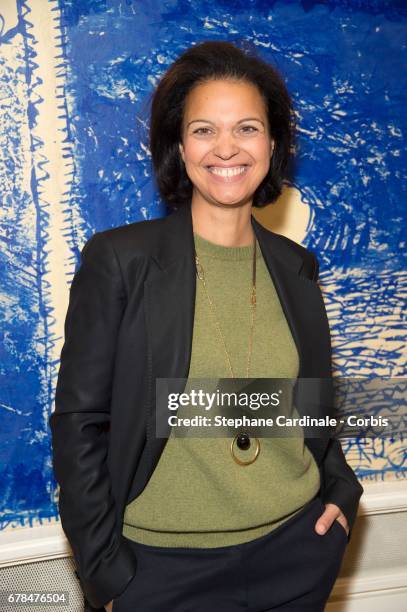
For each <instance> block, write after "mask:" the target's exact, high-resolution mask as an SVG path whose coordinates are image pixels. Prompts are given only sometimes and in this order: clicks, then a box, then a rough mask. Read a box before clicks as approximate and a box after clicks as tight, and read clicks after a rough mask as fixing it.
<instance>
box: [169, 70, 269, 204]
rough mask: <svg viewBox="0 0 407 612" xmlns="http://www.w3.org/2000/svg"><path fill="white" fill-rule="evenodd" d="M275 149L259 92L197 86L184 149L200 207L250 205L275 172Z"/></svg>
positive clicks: (188, 108)
mask: <svg viewBox="0 0 407 612" xmlns="http://www.w3.org/2000/svg"><path fill="white" fill-rule="evenodd" d="M214 100H216V101H217V102H216V105H215V104H214ZM273 144H274V143H273V140H272V138H271V136H270V129H269V126H268V119H267V112H266V108H265V104H264V100H263V98H262V96H261V95H260V92H259V90H258V89H257V87H255V86H254V85H252V84H250V83H247V82H245V81H233V80H214V81H208V82H205V83H202V84H200V85H196V86H195V87H194V88H193V89H192V91H191V92H190V93H189V94H188V96H187V99H186V105H185V111H184V119H183V127H182V143H180V145H179V147H180V153H181V156H182V159H183V161H184V163H185V170H186V172H187V174H188V176H189V178H190V180H191V182H192V183H193V184H194V187H195V192H194V198H195V205H196V206H200V204H199V202H200V201H201V200H202V199H205V200H206V202H208V203H211V204H213V205H219V204H220V203H223V204H227V205H229V206H242V205H245V204H246V206H247V204H250V203H251V201H252V199H253V194H254V192H255V191H256V189H257V187H258V186H259V185H260V183H261V182H262V181H263V179H264V178H265V177H266V176H267V173H268V172H269V168H270V158H271V156H272V154H273Z"/></svg>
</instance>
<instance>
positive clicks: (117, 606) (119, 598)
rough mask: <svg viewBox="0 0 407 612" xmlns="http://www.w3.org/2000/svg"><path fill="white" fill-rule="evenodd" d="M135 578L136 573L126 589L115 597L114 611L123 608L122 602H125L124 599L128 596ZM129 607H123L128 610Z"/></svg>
mask: <svg viewBox="0 0 407 612" xmlns="http://www.w3.org/2000/svg"><path fill="white" fill-rule="evenodd" d="M135 578H136V574H134V576H133V578H131V579H130V581H129V582H128V583H127V586H126V588H125V589H124V591H122V592H121V593H120V595H117V597H114V598H113V603H112V612H120V610H121V609H122V608H121V603H122V602H123V600H124V599H126V598H127V596H128V594H129V591H130V589H131V587H132V586H133V584H134V582H135ZM128 609H129V608H127V607H126V608H123V610H128Z"/></svg>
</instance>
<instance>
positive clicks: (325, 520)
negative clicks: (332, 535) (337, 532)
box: [315, 504, 349, 535]
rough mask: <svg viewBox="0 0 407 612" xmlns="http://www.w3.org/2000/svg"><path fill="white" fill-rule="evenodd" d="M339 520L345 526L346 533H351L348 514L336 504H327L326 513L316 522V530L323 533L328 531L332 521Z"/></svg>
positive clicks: (320, 533)
mask: <svg viewBox="0 0 407 612" xmlns="http://www.w3.org/2000/svg"><path fill="white" fill-rule="evenodd" d="M335 520H337V521H338V522H339V523H340V524H341V525H342V527H343V528H344V530H345V532H346V535H348V534H349V525H348V521H347V518H346V516H345V515H344V513H343V512H342V510H341V509H340V508H339V506H337V505H336V504H325V510H324V513H323V514H321V516H320V517H319V519H318V520H317V522H316V523H315V531H316V532H317V533H318V534H319V535H323V534H324V533H326V532H327V531H328V529H329V528H330V526H331V525H332V523H333V522H334V521H335Z"/></svg>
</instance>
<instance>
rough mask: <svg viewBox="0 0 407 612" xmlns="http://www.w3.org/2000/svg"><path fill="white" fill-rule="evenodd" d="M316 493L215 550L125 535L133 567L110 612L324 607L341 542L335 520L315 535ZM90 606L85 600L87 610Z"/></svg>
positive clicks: (312, 610)
mask: <svg viewBox="0 0 407 612" xmlns="http://www.w3.org/2000/svg"><path fill="white" fill-rule="evenodd" d="M324 508H325V506H324V504H323V502H322V501H321V499H320V498H319V497H314V498H313V499H312V500H311V501H310V502H308V503H307V504H306V505H305V506H304V507H303V508H302V509H301V510H300V511H299V512H297V514H295V515H294V516H292V517H291V518H290V519H288V520H287V521H285V522H284V523H283V524H281V525H279V526H278V527H277V528H276V529H274V530H273V531H271V532H270V533H269V534H266V535H265V536H262V537H260V538H256V539H254V540H252V541H251V542H245V543H243V544H237V545H232V546H222V547H218V548H167V547H158V546H147V545H145V544H139V543H136V542H133V541H131V540H129V543H130V545H131V546H132V548H133V550H134V552H135V554H136V556H137V559H138V570H137V573H136V575H135V577H134V578H133V579H132V580H131V581H130V583H129V585H128V586H127V587H126V589H125V590H124V592H123V593H121V594H120V595H119V596H118V597H117V598H116V599H114V603H113V612H207V611H208V610H215V611H216V612H240V611H246V612H268V611H271V610H281V611H283V610H284V611H285V610H290V611H291V612H305V611H307V612H323V611H324V609H325V605H326V602H327V599H328V598H329V595H330V593H331V591H332V588H333V586H334V584H335V580H336V578H337V576H338V573H339V570H340V566H341V563H342V559H343V555H344V552H345V549H346V544H347V535H346V532H345V529H344V528H343V527H342V525H341V524H340V523H339V522H338V521H336V520H335V521H334V523H333V525H332V526H331V528H330V529H329V530H328V531H327V532H326V533H325V534H324V535H319V534H318V533H316V531H315V529H314V525H315V523H316V521H317V519H318V517H319V516H321V514H322V512H323V510H324ZM92 610H93V608H91V607H89V606H88V605H87V604H86V602H85V612H92Z"/></svg>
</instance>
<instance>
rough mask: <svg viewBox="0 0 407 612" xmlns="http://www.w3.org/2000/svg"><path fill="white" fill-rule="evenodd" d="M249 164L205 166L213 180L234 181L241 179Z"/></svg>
mask: <svg viewBox="0 0 407 612" xmlns="http://www.w3.org/2000/svg"><path fill="white" fill-rule="evenodd" d="M249 168H250V166H247V165H243V166H230V167H229V168H223V167H222V166H207V168H206V169H207V170H208V172H209V173H210V174H211V176H212V177H213V179H214V180H216V181H218V182H221V183H235V182H237V181H239V180H241V179H242V177H244V176H245V175H246V174H247V171H248V170H249Z"/></svg>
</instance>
